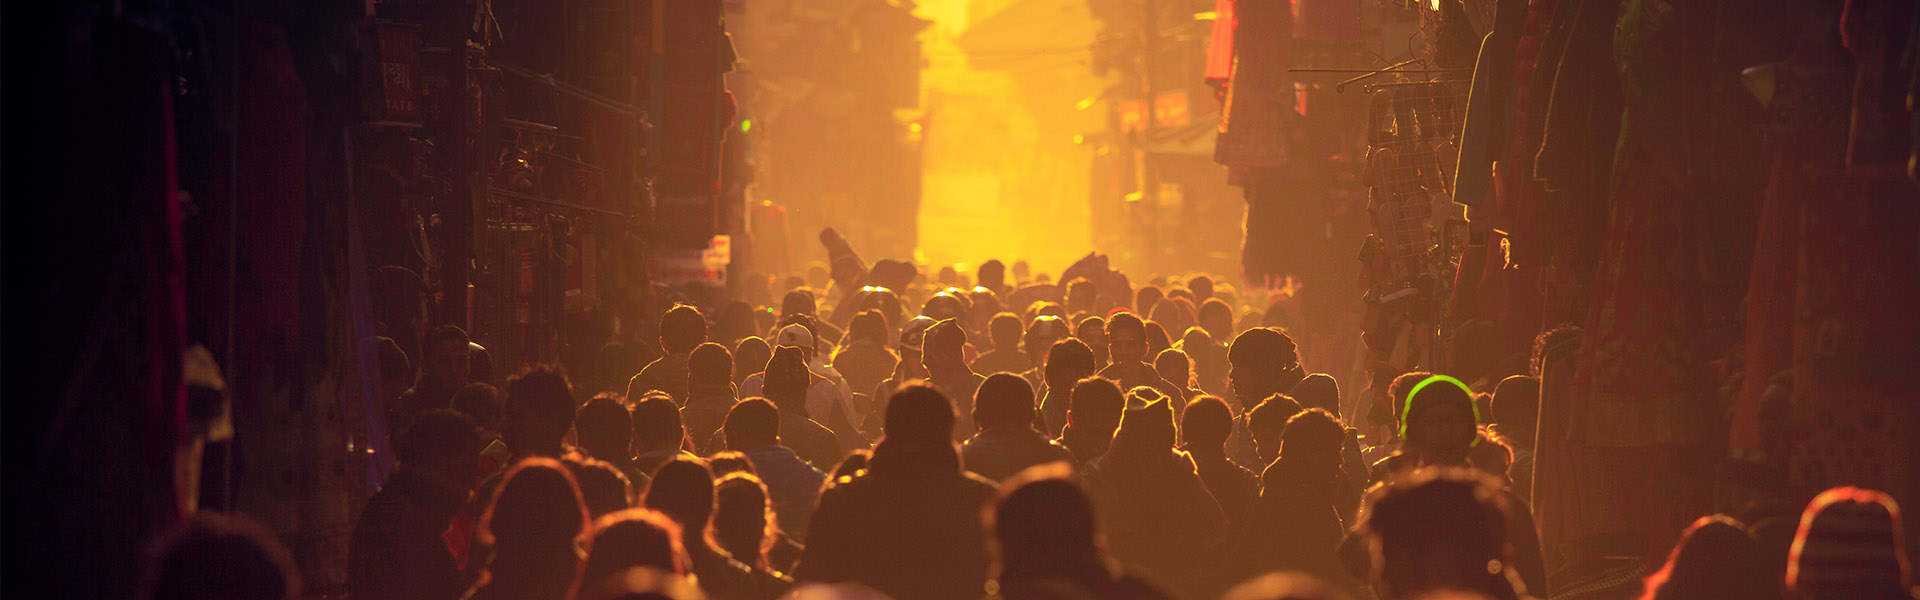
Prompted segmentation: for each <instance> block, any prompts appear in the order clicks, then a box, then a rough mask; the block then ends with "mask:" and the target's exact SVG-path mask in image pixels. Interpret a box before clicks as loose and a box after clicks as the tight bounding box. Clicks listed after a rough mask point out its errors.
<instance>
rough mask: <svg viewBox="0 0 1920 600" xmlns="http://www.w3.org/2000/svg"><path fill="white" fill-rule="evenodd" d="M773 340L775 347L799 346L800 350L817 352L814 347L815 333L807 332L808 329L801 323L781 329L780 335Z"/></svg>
mask: <svg viewBox="0 0 1920 600" xmlns="http://www.w3.org/2000/svg"><path fill="white" fill-rule="evenodd" d="M773 339H774V344H773V345H774V346H776V347H777V346H798V347H800V349H802V350H806V351H808V352H812V351H814V350H816V348H815V347H814V345H813V332H811V331H807V328H806V327H805V326H803V325H800V324H799V323H794V324H792V325H788V326H786V327H782V328H780V334H779V335H776V336H774V338H773Z"/></svg>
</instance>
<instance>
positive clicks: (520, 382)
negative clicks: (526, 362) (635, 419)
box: [481, 365, 574, 501]
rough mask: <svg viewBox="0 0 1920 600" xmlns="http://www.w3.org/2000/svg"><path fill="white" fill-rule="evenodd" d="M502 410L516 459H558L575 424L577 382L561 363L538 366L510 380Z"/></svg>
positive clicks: (505, 436) (507, 438)
mask: <svg viewBox="0 0 1920 600" xmlns="http://www.w3.org/2000/svg"><path fill="white" fill-rule="evenodd" d="M502 412H503V413H504V414H503V417H504V420H503V421H502V422H501V425H502V431H501V439H502V440H504V441H505V442H506V443H507V447H508V448H510V449H512V450H513V455H514V457H515V458H521V457H527V456H545V457H548V458H557V457H559V456H561V455H562V454H565V452H564V448H563V443H562V440H563V439H564V438H565V437H566V436H567V430H568V429H571V428H572V427H573V416H574V414H573V384H572V383H571V382H569V381H567V373H566V371H565V370H564V369H561V368H560V367H559V366H557V365H542V366H537V367H534V368H532V369H530V370H528V371H527V372H525V373H522V374H520V375H519V376H517V377H514V378H511V379H508V380H507V402H506V406H505V410H504V411H502ZM481 500H482V501H487V499H486V498H482V499H481Z"/></svg>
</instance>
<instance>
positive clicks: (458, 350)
mask: <svg viewBox="0 0 1920 600" xmlns="http://www.w3.org/2000/svg"><path fill="white" fill-rule="evenodd" d="M470 343H472V340H469V339H467V332H466V330H464V329H461V328H460V327H459V326H457V325H441V326H439V327H435V328H433V331H429V332H427V339H426V341H425V342H423V343H421V344H420V351H421V354H422V356H423V358H422V359H421V361H420V383H422V384H425V385H426V386H427V387H436V388H438V389H442V390H457V389H460V386H463V385H466V384H467V382H469V381H471V380H472V373H473V357H471V356H469V355H468V354H467V344H470Z"/></svg>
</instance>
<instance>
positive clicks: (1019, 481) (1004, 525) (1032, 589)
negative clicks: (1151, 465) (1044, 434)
mask: <svg viewBox="0 0 1920 600" xmlns="http://www.w3.org/2000/svg"><path fill="white" fill-rule="evenodd" d="M1072 473H1073V469H1072V468H1071V467H1069V466H1067V465H1065V464H1062V463H1054V464H1049V465H1043V466H1036V467H1033V468H1030V469H1027V470H1025V471H1022V472H1021V473H1020V474H1019V475H1016V476H1014V477H1012V478H1010V479H1008V480H1007V482H1006V483H1005V484H1003V485H1002V486H1001V487H1000V494H999V499H998V501H997V502H996V503H995V504H994V508H993V511H992V512H991V513H990V514H989V515H988V518H989V527H990V528H991V529H992V530H993V537H994V542H995V544H994V548H995V549H996V550H997V552H996V553H995V558H996V560H995V561H994V564H993V573H994V580H995V581H996V582H998V583H999V590H1000V593H999V596H998V597H999V598H1003V599H1005V600H1029V599H1041V598H1059V597H1062V594H1075V596H1067V597H1084V598H1110V599H1116V600H1150V599H1161V598H1167V597H1168V596H1167V595H1166V594H1164V593H1162V592H1161V591H1159V590H1158V589H1155V588H1154V587H1153V586H1152V585H1150V584H1148V583H1146V582H1144V581H1141V580H1139V579H1137V578H1134V577H1131V576H1128V575H1126V574H1125V572H1124V570H1123V568H1122V567H1121V566H1120V564H1119V563H1118V561H1115V560H1113V559H1112V558H1109V557H1108V556H1107V554H1106V551H1105V550H1104V549H1103V548H1102V547H1101V544H1100V541H1099V524H1098V522H1097V521H1096V519H1095V518H1094V510H1093V502H1092V501H1091V500H1089V499H1088V498H1087V494H1086V492H1084V491H1081V489H1080V486H1079V485H1077V484H1075V483H1074V482H1073V481H1071V480H1070V479H1069V478H1070V477H1071V476H1072Z"/></svg>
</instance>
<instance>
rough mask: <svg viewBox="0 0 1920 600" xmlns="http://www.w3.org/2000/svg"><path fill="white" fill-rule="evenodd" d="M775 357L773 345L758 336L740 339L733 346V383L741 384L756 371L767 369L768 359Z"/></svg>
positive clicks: (760, 371)
mask: <svg viewBox="0 0 1920 600" xmlns="http://www.w3.org/2000/svg"><path fill="white" fill-rule="evenodd" d="M769 358H773V347H772V346H768V345H767V341H766V340H763V339H760V338H759V337H758V336H755V337H750V338H747V339H744V340H740V343H739V344H735V345H734V347H733V384H734V385H740V384H742V383H745V382H746V381H747V378H748V377H752V376H753V374H755V373H762V372H765V371H766V370H767V359H769Z"/></svg>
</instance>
